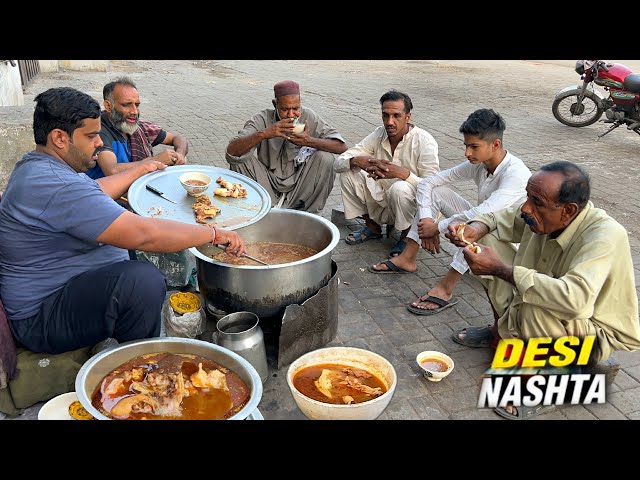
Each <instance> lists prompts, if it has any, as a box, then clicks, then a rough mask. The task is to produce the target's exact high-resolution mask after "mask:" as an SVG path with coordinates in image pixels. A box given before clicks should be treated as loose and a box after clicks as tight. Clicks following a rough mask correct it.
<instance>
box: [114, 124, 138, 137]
mask: <svg viewBox="0 0 640 480" xmlns="http://www.w3.org/2000/svg"><path fill="white" fill-rule="evenodd" d="M139 126H140V125H139V124H138V123H137V122H136V123H133V124H132V123H128V122H126V121H123V122H120V123H118V124H117V125H116V128H117V129H118V130H120V131H121V132H123V133H126V134H127V135H133V134H134V133H135V131H136V130H138V127H139Z"/></svg>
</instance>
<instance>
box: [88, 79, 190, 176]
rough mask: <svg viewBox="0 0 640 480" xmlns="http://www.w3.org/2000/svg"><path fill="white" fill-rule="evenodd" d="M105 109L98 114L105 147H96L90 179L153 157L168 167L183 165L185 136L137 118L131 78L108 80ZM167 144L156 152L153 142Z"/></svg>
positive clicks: (185, 147) (137, 102)
mask: <svg viewBox="0 0 640 480" xmlns="http://www.w3.org/2000/svg"><path fill="white" fill-rule="evenodd" d="M102 95H103V98H104V110H103V111H102V114H101V122H102V130H101V131H100V137H101V139H102V141H103V142H104V146H102V147H100V148H99V149H98V152H97V153H98V161H97V164H96V166H95V167H93V168H92V169H91V170H89V171H88V172H87V175H88V176H90V177H91V178H93V179H98V178H102V177H104V176H108V175H113V174H114V173H118V172H122V171H124V170H127V169H129V168H131V167H132V166H133V164H132V162H137V161H144V160H156V161H158V162H162V163H164V164H165V165H167V166H173V165H184V164H185V163H186V161H187V160H186V155H187V152H188V151H189V146H188V142H187V139H186V137H184V136H183V135H178V134H174V133H171V132H167V131H166V130H163V129H162V128H161V127H160V125H158V124H156V123H153V122H145V121H141V120H140V95H139V94H138V89H137V88H136V86H135V84H134V83H133V81H132V80H131V79H130V78H128V77H121V78H118V79H116V80H114V81H113V82H109V83H107V84H106V85H105V86H104V88H103V91H102ZM160 144H163V145H170V146H172V147H173V149H171V148H168V149H166V150H163V151H161V152H160V153H158V155H154V154H153V147H155V146H156V145H160Z"/></svg>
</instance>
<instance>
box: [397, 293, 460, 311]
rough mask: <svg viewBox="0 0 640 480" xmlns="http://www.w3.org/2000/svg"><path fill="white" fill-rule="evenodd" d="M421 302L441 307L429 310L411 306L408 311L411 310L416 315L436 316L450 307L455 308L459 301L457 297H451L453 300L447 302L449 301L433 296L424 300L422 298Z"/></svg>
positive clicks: (408, 306)
mask: <svg viewBox="0 0 640 480" xmlns="http://www.w3.org/2000/svg"><path fill="white" fill-rule="evenodd" d="M420 301H421V302H432V303H435V304H436V305H440V306H439V307H438V308H431V309H427V308H418V307H414V306H413V305H411V304H409V305H407V310H409V311H410V312H411V313H414V314H416V315H435V314H436V313H440V312H441V311H442V310H446V309H447V308H449V307H453V306H454V305H455V304H456V303H458V302H459V300H458V299H457V298H456V297H451V300H449V301H447V300H443V299H442V298H438V297H433V296H431V295H429V296H428V297H427V298H424V299H423V298H422V297H421V299H420Z"/></svg>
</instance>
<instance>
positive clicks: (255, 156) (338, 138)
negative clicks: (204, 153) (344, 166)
mask: <svg viewBox="0 0 640 480" xmlns="http://www.w3.org/2000/svg"><path fill="white" fill-rule="evenodd" d="M273 90H274V94H275V98H274V99H273V100H272V103H273V106H274V108H268V109H266V110H262V111H261V112H258V113H257V114H256V115H254V116H253V118H251V119H250V120H248V121H247V123H245V125H244V128H243V129H242V130H240V132H238V135H236V136H235V137H234V138H232V139H231V141H230V142H229V145H228V146H227V151H226V155H225V158H226V159H227V162H229V168H230V169H231V170H233V171H235V172H238V173H240V174H242V175H246V176H247V177H249V178H252V179H253V180H255V181H257V182H258V183H259V184H260V185H262V186H263V187H264V188H265V189H266V190H267V192H269V195H270V196H271V202H272V204H273V205H275V206H279V207H282V208H291V209H295V210H303V211H306V212H310V213H319V212H320V211H321V210H322V209H323V208H324V205H325V203H326V202H327V198H328V197H329V194H330V193H331V190H332V189H333V183H334V180H335V171H334V168H333V164H334V161H335V157H336V155H338V154H340V153H342V152H344V151H346V150H347V144H346V142H345V140H344V138H342V135H340V134H339V133H338V131H337V130H336V129H335V128H333V127H331V126H330V125H329V124H327V122H325V121H324V119H322V118H321V117H320V116H319V115H318V114H317V113H315V112H314V111H313V110H311V109H310V108H306V107H302V106H301V104H300V86H299V85H298V84H297V83H296V82H294V81H292V80H284V81H281V82H278V83H276V84H275V85H274V88H273ZM300 124H304V130H303V131H302V132H300V133H296V132H295V131H294V130H295V129H294V127H295V126H296V125H300Z"/></svg>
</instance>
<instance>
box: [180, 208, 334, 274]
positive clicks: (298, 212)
mask: <svg viewBox="0 0 640 480" xmlns="http://www.w3.org/2000/svg"><path fill="white" fill-rule="evenodd" d="M280 210H286V212H287V214H289V213H291V214H293V215H300V216H303V217H304V216H306V217H309V218H313V220H315V221H318V222H319V223H321V224H323V225H324V226H325V227H327V228H328V229H329V230H330V231H331V242H329V245H327V246H326V247H325V248H323V249H322V250H320V251H319V252H318V253H316V254H315V255H312V256H310V257H307V258H303V259H302V260H298V261H295V262H289V263H280V264H277V265H268V266H267V265H230V264H228V263H223V262H218V261H217V260H214V259H213V258H211V257H208V256H206V255H204V254H203V253H202V252H201V251H200V250H198V247H191V248H189V251H190V252H191V253H192V254H193V255H195V256H196V258H197V259H200V260H203V261H205V262H207V263H212V264H214V265H221V266H224V267H232V268H240V269H243V270H265V269H278V268H287V267H291V266H294V265H303V264H305V263H309V262H313V261H314V260H317V259H318V258H322V257H324V256H326V255H327V253H331V252H332V251H333V249H334V248H336V246H337V245H338V242H339V241H340V231H339V230H338V227H336V226H335V225H334V224H333V222H330V221H329V220H327V219H326V218H324V217H321V216H320V215H316V214H313V213H309V212H303V211H301V210H291V209H280ZM271 211H273V209H271V210H270V211H269V212H267V214H266V215H265V216H264V217H262V218H261V219H260V220H258V221H257V222H255V223H254V224H252V225H257V224H259V223H260V222H261V221H262V220H264V219H265V218H266V217H267V216H268V215H269V213H270V212H271ZM247 226H250V225H247ZM242 228H244V227H242ZM242 228H239V229H238V230H237V232H238V233H239V234H240V235H242Z"/></svg>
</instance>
